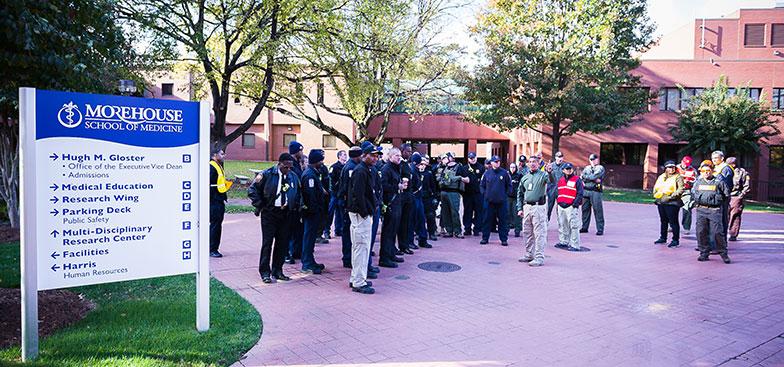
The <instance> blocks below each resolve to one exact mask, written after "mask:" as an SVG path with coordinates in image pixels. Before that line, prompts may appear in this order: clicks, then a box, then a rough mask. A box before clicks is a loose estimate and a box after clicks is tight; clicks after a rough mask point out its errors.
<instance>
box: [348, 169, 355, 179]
mask: <svg viewBox="0 0 784 367" xmlns="http://www.w3.org/2000/svg"><path fill="white" fill-rule="evenodd" d="M352 173H354V170H353V169H352V170H349V171H348V177H349V178H350V177H351V174H352Z"/></svg>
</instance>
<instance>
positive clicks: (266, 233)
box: [248, 153, 300, 283]
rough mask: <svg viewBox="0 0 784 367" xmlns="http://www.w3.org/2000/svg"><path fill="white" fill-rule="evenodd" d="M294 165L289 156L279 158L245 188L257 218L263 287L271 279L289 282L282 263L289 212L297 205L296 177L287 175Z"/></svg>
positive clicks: (297, 185)
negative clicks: (259, 230)
mask: <svg viewBox="0 0 784 367" xmlns="http://www.w3.org/2000/svg"><path fill="white" fill-rule="evenodd" d="M294 162H295V160H294V157H293V156H292V155H291V154H288V153H283V154H281V155H280V157H279V158H278V164H277V165H275V166H274V167H270V168H268V169H266V170H264V171H263V172H261V173H259V174H258V175H256V178H255V179H254V180H253V183H252V184H251V185H250V187H248V197H249V198H250V200H251V203H252V204H253V206H254V207H255V208H256V215H258V216H260V217H261V253H260V254H259V274H260V275H261V279H262V280H263V281H264V283H271V282H272V278H271V277H275V278H276V279H278V280H284V281H285V280H289V279H290V278H289V277H287V276H286V275H284V274H283V259H284V257H285V256H286V251H287V250H288V244H289V238H290V237H291V225H290V223H291V221H290V219H291V214H290V212H292V211H296V210H298V209H299V208H298V207H299V202H300V191H299V186H300V185H299V177H297V175H296V174H294V173H293V172H292V171H291V168H292V166H293V165H294V164H295V163H294ZM273 244H274V247H275V249H274V250H273V249H272V248H273ZM270 254H271V255H272V258H271V260H272V268H271V269H270Z"/></svg>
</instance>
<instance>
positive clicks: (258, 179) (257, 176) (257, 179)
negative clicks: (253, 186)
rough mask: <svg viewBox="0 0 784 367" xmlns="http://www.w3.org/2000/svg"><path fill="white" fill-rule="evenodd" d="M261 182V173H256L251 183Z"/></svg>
mask: <svg viewBox="0 0 784 367" xmlns="http://www.w3.org/2000/svg"><path fill="white" fill-rule="evenodd" d="M260 181H261V173H257V174H256V177H254V178H253V183H259V182H260Z"/></svg>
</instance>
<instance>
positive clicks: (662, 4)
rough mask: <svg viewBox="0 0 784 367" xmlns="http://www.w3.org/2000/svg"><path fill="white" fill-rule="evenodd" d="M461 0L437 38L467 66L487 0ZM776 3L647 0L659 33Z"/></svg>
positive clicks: (767, 0) (471, 62) (476, 45)
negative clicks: (461, 53) (473, 29)
mask: <svg viewBox="0 0 784 367" xmlns="http://www.w3.org/2000/svg"><path fill="white" fill-rule="evenodd" d="M460 1H463V2H464V3H465V4H467V5H466V6H464V7H461V8H460V9H459V10H456V11H453V12H452V14H451V15H450V16H449V18H448V19H447V24H448V25H447V27H446V28H445V29H444V32H443V33H442V35H441V37H439V39H438V41H440V42H448V43H451V42H456V43H458V44H460V45H461V46H463V47H464V48H465V51H466V56H465V57H464V59H463V60H462V61H461V63H462V64H463V65H464V66H467V67H469V68H470V67H471V66H473V65H476V64H477V63H478V57H477V56H476V55H477V52H478V51H479V49H480V44H479V42H478V41H477V40H476V39H475V38H474V37H473V36H471V34H470V32H469V31H468V28H469V27H470V26H472V25H474V24H475V23H476V14H477V13H478V12H480V11H481V9H482V8H483V7H484V6H485V5H486V4H487V0H456V2H460ZM779 1H782V0H779ZM775 5H776V0H648V14H649V15H650V17H651V19H652V20H653V21H654V22H655V23H656V24H657V29H656V36H661V35H664V34H667V33H669V32H672V31H673V30H675V29H678V28H679V27H680V26H682V25H684V24H687V23H690V22H692V21H693V20H694V19H697V18H703V17H705V18H720V17H722V16H723V15H727V14H730V13H733V12H735V11H736V10H738V9H747V8H772V7H774V6H775Z"/></svg>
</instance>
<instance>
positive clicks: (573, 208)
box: [555, 162, 585, 251]
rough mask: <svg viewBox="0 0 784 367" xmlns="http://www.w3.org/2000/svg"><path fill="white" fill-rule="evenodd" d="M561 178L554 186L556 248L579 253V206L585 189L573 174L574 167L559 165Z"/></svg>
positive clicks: (566, 163)
mask: <svg viewBox="0 0 784 367" xmlns="http://www.w3.org/2000/svg"><path fill="white" fill-rule="evenodd" d="M561 173H562V174H561V178H559V179H558V184H557V185H556V187H557V189H556V193H557V197H556V202H557V203H558V211H556V214H557V215H558V244H556V245H555V247H557V248H562V249H566V250H569V251H580V250H581V249H582V247H581V245H580V227H581V226H582V220H581V219H580V204H582V202H583V195H584V194H585V191H584V190H585V189H584V185H583V180H582V179H580V176H578V175H576V174H575V173H574V165H572V164H571V163H569V162H564V163H563V164H562V165H561Z"/></svg>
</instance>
